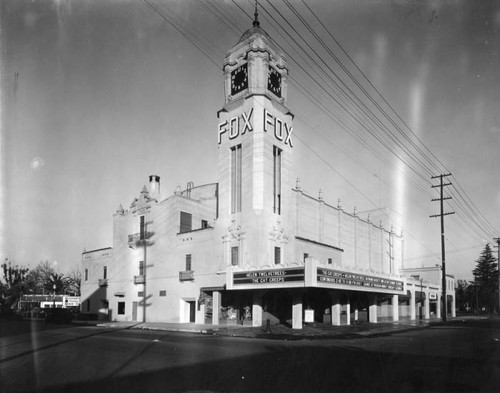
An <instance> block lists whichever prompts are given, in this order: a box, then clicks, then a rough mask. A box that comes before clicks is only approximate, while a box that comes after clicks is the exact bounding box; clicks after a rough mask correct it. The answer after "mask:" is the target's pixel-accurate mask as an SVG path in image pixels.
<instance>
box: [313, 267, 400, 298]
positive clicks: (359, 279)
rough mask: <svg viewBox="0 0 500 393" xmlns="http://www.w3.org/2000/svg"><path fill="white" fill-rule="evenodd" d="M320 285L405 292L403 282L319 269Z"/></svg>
mask: <svg viewBox="0 0 500 393" xmlns="http://www.w3.org/2000/svg"><path fill="white" fill-rule="evenodd" d="M317 274H318V283H325V284H341V285H348V286H356V287H367V288H376V289H387V290H390V291H401V292H402V291H403V281H399V280H393V279H387V278H380V277H374V276H367V275H364V274H357V273H347V272H341V271H338V270H330V269H322V268H318V270H317Z"/></svg>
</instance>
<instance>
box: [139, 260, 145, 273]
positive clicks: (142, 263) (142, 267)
mask: <svg viewBox="0 0 500 393" xmlns="http://www.w3.org/2000/svg"><path fill="white" fill-rule="evenodd" d="M139 276H144V261H140V262H139Z"/></svg>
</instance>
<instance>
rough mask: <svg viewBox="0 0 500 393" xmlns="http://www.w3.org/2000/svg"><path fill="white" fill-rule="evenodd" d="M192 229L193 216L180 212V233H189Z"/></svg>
mask: <svg viewBox="0 0 500 393" xmlns="http://www.w3.org/2000/svg"><path fill="white" fill-rule="evenodd" d="M192 229H193V215H192V214H191V213H186V212H181V225H180V231H179V232H181V233H183V232H189V231H191V230H192Z"/></svg>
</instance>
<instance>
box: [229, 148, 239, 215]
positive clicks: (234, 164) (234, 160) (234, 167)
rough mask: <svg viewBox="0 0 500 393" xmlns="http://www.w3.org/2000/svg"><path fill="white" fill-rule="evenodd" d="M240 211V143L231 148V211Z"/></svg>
mask: <svg viewBox="0 0 500 393" xmlns="http://www.w3.org/2000/svg"><path fill="white" fill-rule="evenodd" d="M240 211H241V145H237V146H233V147H232V148H231V213H238V212H240Z"/></svg>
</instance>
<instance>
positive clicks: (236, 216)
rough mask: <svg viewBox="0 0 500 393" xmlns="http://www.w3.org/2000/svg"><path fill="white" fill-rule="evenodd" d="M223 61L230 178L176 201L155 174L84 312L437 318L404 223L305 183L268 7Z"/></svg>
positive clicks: (118, 223)
mask: <svg viewBox="0 0 500 393" xmlns="http://www.w3.org/2000/svg"><path fill="white" fill-rule="evenodd" d="M223 72H224V92H225V101H224V105H223V107H222V109H221V110H220V111H219V112H218V113H217V116H218V119H219V124H218V127H217V130H214V140H216V141H217V148H218V162H217V163H214V165H217V167H218V179H217V183H214V184H206V185H202V186H194V184H192V183H188V184H187V187H186V189H185V190H180V189H179V190H177V191H176V192H175V193H174V194H173V195H169V196H168V197H166V198H163V197H162V194H161V192H160V178H159V177H158V176H155V175H152V176H150V177H149V186H148V187H144V188H143V189H142V191H141V192H140V194H139V196H138V197H137V198H135V199H134V200H133V202H132V203H131V205H130V207H129V209H127V210H125V209H123V208H122V207H121V206H120V207H119V208H118V210H117V211H116V212H115V214H114V216H113V245H112V247H110V248H104V249H99V250H94V251H85V252H84V253H83V254H82V270H83V272H84V277H83V281H82V305H81V311H82V312H83V313H88V314H95V315H97V316H98V318H100V319H105V320H113V321H115V320H116V321H148V322H179V323H185V322H196V323H211V324H214V325H217V324H230V323H242V324H249V325H252V326H261V325H262V324H263V323H264V322H265V321H267V320H270V322H281V323H289V324H290V325H291V326H292V327H293V328H296V329H300V328H302V326H303V324H304V323H312V322H316V323H331V324H334V325H339V324H349V323H352V322H355V321H361V320H367V321H370V322H377V321H381V320H399V319H400V318H405V317H406V318H411V319H415V318H416V317H417V309H418V308H419V305H420V304H421V305H422V306H423V307H424V308H425V312H424V313H423V315H424V316H425V317H430V315H431V313H430V310H431V303H429V302H430V301H431V300H432V299H433V300H435V302H437V303H439V302H440V299H441V292H440V291H441V289H440V284H439V279H436V280H435V281H433V280H430V278H429V280H428V279H427V278H426V280H425V281H420V280H419V279H416V278H412V277H411V275H413V272H412V273H411V275H410V276H408V275H406V273H405V271H404V270H403V261H404V242H403V238H402V236H401V235H400V234H396V233H394V232H393V231H392V230H388V229H386V228H384V227H382V226H381V225H377V224H376V223H374V222H371V221H370V220H369V219H362V218H361V217H359V216H358V215H356V213H348V212H346V211H344V210H343V209H342V207H341V206H340V204H336V205H332V204H329V203H328V202H327V201H325V200H323V198H322V195H321V194H320V195H318V196H311V195H307V194H306V193H305V192H304V191H303V190H301V188H300V186H299V184H298V181H296V179H295V177H294V174H293V163H294V135H293V120H294V115H293V114H292V112H291V111H290V110H289V108H288V107H287V92H288V89H287V86H288V68H287V64H286V60H285V56H284V55H283V53H281V52H280V50H279V49H278V48H277V47H275V45H274V44H273V42H272V41H271V39H270V38H269V36H268V34H267V33H266V32H265V31H264V30H263V29H262V28H261V27H260V24H259V22H258V20H257V15H256V19H255V20H254V22H253V26H252V27H251V28H250V29H249V30H247V31H246V32H245V33H244V34H243V35H242V36H241V39H240V40H239V41H238V43H237V44H236V45H235V46H234V47H233V48H231V50H230V51H229V52H228V53H227V55H226V57H225V59H224V62H223ZM214 145H215V144H214ZM214 148H215V146H214ZM422 277H424V275H423V273H422ZM450 295H451V293H450ZM419 296H420V297H419ZM452 296H453V297H454V293H453V295H452ZM438 309H440V307H437V308H436V315H437V314H438V311H437V310H438Z"/></svg>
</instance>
